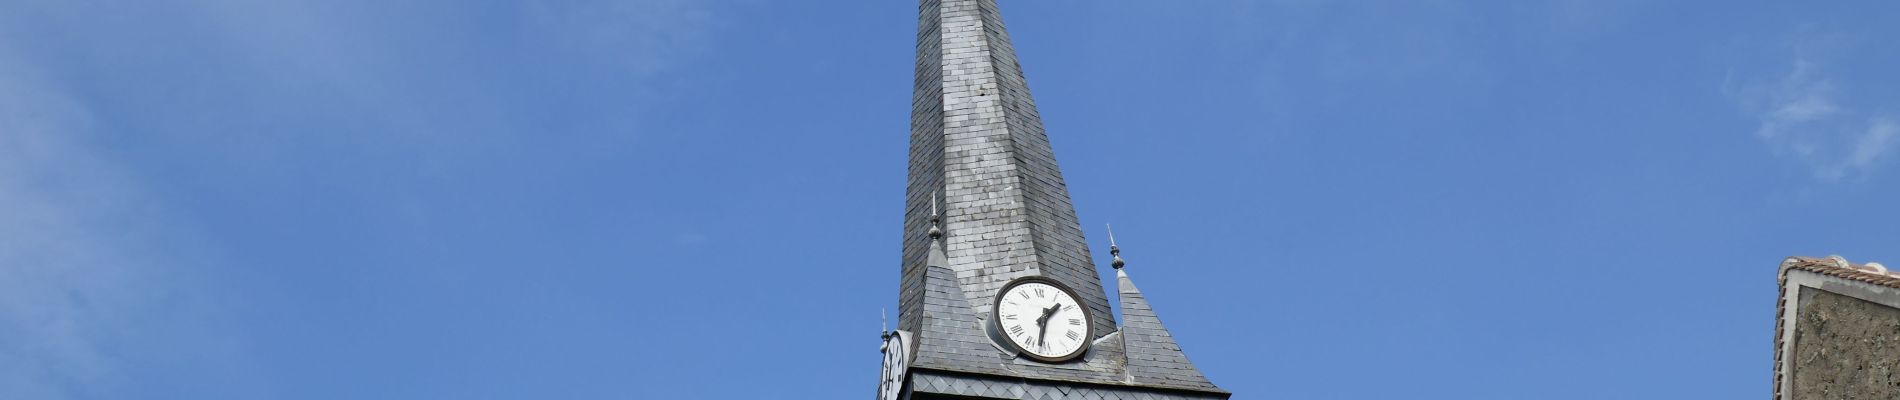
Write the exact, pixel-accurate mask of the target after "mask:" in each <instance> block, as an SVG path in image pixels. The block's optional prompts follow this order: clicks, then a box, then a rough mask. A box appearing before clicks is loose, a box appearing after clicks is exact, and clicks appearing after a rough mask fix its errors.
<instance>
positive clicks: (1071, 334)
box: [1062, 331, 1082, 340]
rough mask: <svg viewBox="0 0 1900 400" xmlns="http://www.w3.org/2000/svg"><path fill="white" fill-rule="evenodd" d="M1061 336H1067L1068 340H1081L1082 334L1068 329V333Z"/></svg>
mask: <svg viewBox="0 0 1900 400" xmlns="http://www.w3.org/2000/svg"><path fill="white" fill-rule="evenodd" d="M1062 336H1068V337H1069V340H1082V334H1080V333H1075V331H1069V334H1067V335H1062Z"/></svg>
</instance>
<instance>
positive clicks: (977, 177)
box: [880, 0, 1229, 400]
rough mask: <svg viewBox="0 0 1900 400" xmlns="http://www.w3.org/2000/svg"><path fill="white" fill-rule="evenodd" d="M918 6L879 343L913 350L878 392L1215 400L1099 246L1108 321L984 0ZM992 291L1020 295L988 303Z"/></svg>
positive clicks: (1024, 91) (1023, 87) (918, 399)
mask: <svg viewBox="0 0 1900 400" xmlns="http://www.w3.org/2000/svg"><path fill="white" fill-rule="evenodd" d="M920 3H921V4H920V6H919V8H918V14H919V20H918V25H917V70H916V80H915V82H914V84H915V86H914V88H913V89H914V97H913V98H912V101H911V107H912V109H911V126H910V128H911V136H910V166H909V169H910V182H909V187H908V190H907V191H906V203H905V211H904V213H905V214H904V236H903V237H904V251H903V268H902V273H901V276H902V279H901V283H900V286H899V291H898V316H897V320H898V330H897V332H894V333H893V334H892V335H891V336H890V338H887V339H886V340H899V341H903V342H905V343H914V346H913V347H905V348H898V347H888V346H887V348H886V350H887V351H886V355H887V356H889V357H893V358H887V359H886V370H885V371H886V376H887V377H888V376H900V377H904V378H902V379H898V380H895V381H891V380H886V381H885V382H886V385H887V386H886V387H892V386H889V384H890V383H892V382H895V384H896V386H895V387H897V388H900V389H901V390H899V392H901V393H899V395H892V394H886V393H885V392H880V396H881V397H884V398H908V399H913V400H928V399H943V398H959V399H961V398H1034V399H1045V398H1048V399H1083V398H1087V399H1136V398H1173V399H1226V398H1227V397H1228V395H1229V394H1228V393H1227V392H1225V391H1222V390H1220V388H1218V387H1215V386H1214V385H1213V384H1212V383H1209V382H1208V381H1207V379H1206V378H1204V377H1202V376H1201V374H1200V373H1199V372H1198V371H1197V370H1195V369H1194V366H1193V365H1192V364H1189V363H1188V362H1187V358H1186V356H1184V355H1181V353H1180V349H1179V347H1178V346H1176V345H1175V343H1174V341H1173V339H1172V337H1171V336H1170V335H1168V332H1167V330H1166V329H1165V328H1162V327H1161V325H1160V324H1161V322H1160V320H1159V319H1158V318H1155V317H1154V313H1153V312H1152V311H1151V310H1150V309H1149V308H1148V303H1147V301H1146V299H1145V298H1144V297H1142V294H1141V292H1140V291H1138V290H1135V289H1134V284H1133V283H1131V282H1129V281H1128V279H1127V275H1126V274H1123V273H1120V272H1119V269H1120V268H1121V267H1122V264H1123V261H1122V259H1121V257H1120V248H1119V247H1113V246H1111V248H1113V249H1114V250H1113V251H1112V253H1113V254H1114V255H1115V258H1114V262H1113V265H1114V267H1116V268H1117V270H1118V273H1117V277H1118V278H1119V287H1120V288H1121V291H1120V294H1121V297H1120V300H1121V304H1122V308H1123V319H1124V320H1123V321H1122V322H1123V323H1122V324H1121V325H1120V326H1118V325H1117V324H1116V323H1115V322H1116V321H1115V315H1114V314H1113V313H1111V311H1110V303H1109V301H1111V300H1110V299H1109V297H1108V296H1107V291H1106V290H1105V289H1104V287H1103V286H1104V282H1103V280H1102V277H1101V275H1100V274H1098V273H1097V272H1096V265H1095V263H1094V261H1093V260H1091V259H1090V256H1089V249H1088V245H1087V243H1086V242H1085V241H1084V240H1083V237H1082V229H1081V226H1080V224H1078V223H1077V220H1076V215H1075V208H1074V206H1073V205H1071V203H1070V200H1069V191H1068V187H1067V186H1066V184H1064V183H1063V179H1062V173H1061V171H1060V170H1059V169H1058V168H1057V167H1056V160H1055V153H1054V151H1053V150H1051V148H1050V144H1049V138H1048V136H1047V135H1046V134H1044V132H1043V128H1042V117H1041V115H1039V114H1038V113H1037V111H1036V104H1035V101H1034V100H1032V99H1031V97H1030V95H1029V86H1028V84H1027V83H1026V82H1025V81H1024V79H1023V71H1022V68H1021V66H1020V65H1019V64H1018V63H1017V61H1016V54H1015V49H1014V48H1012V47H1011V45H1010V40H1009V33H1008V32H1007V31H1006V30H1004V28H1003V21H1002V18H1001V17H1000V14H999V13H998V10H997V5H996V0H921V1H920ZM1111 235H1112V234H1111ZM1112 240H1113V239H1111V241H1112ZM1032 285H1042V286H1037V287H1038V288H1037V289H1024V288H1028V287H1031V286H1032ZM1005 288H1017V289H1020V290H1019V291H1017V292H1011V294H1010V297H1009V300H1008V301H997V300H996V299H997V296H999V295H1000V294H1001V292H1003V290H1004V289H1005ZM1045 289H1046V290H1045ZM1031 291H1033V292H1034V294H1033V295H1032V294H1030V292H1031ZM1045 292H1053V294H1049V295H1048V296H1045ZM1018 294H1020V295H1021V297H1020V298H1019V297H1018V296H1017V295H1018ZM1052 304H1053V305H1052ZM1006 307H1007V308H1006ZM1005 310H1008V311H1005ZM992 314H997V315H992ZM1037 315H1040V317H1037ZM1058 315H1061V317H1057V316H1058ZM1005 325H1008V326H1009V328H1004V326H1005ZM1052 326H1055V327H1056V329H1051V327H1052ZM1008 332H1013V333H1008ZM1032 332H1033V333H1032ZM911 337H915V340H914V341H910V340H908V339H909V338H911ZM1051 342H1054V345H1052V344H1051ZM1052 348H1056V349H1061V350H1059V351H1057V350H1050V349H1052ZM891 349H897V350H895V351H892V350H891ZM913 354H914V355H913ZM900 356H901V357H900Z"/></svg>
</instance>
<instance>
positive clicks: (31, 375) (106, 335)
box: [0, 49, 150, 399]
mask: <svg viewBox="0 0 1900 400" xmlns="http://www.w3.org/2000/svg"><path fill="white" fill-rule="evenodd" d="M0 50H4V49H0ZM38 76H39V75H38V74H36V73H35V71H32V70H31V69H30V68H29V67H27V66H24V65H22V63H21V62H20V61H19V60H18V59H17V58H13V57H9V56H8V54H5V53H0V210H5V211H4V212H0V398H16V399H26V398H35V399H40V398H66V397H94V396H99V395H103V394H108V393H110V390H111V387H112V386H113V385H112V383H113V381H114V374H115V373H116V372H117V371H116V369H115V367H114V365H115V361H114V359H113V358H114V357H113V355H112V354H111V353H110V352H108V351H107V350H106V348H107V347H109V344H110V342H113V341H116V340H118V339H120V338H119V337H117V336H118V335H119V334H120V333H121V332H124V331H125V330H126V329H127V328H128V326H129V325H130V324H132V323H133V321H131V320H130V319H129V318H128V316H127V314H132V313H136V308H137V307H138V304H140V303H139V302H140V300H141V299H140V297H142V296H145V295H149V294H150V292H149V291H146V290H144V288H141V287H138V281H139V279H137V276H136V271H135V270H134V269H133V268H134V267H133V266H132V265H133V264H134V258H135V253H136V252H137V250H134V249H130V248H128V247H132V246H128V245H127V244H126V243H125V242H124V241H125V240H126V239H127V238H126V237H125V236H126V235H125V234H124V233H123V232H122V231H118V230H115V228H114V227H115V225H121V224H122V223H125V222H128V220H131V219H136V218H137V214H138V213H139V212H140V210H139V208H140V205H139V204H137V203H136V202H137V201H138V200H137V199H138V196H137V195H135V194H132V193H128V192H127V191H126V190H125V188H126V187H127V185H125V184H124V178H123V177H122V176H120V174H119V173H117V171H116V169H115V167H114V166H112V165H111V164H110V163H108V162H106V161H104V160H102V159H101V158H99V157H98V156H96V155H95V154H93V152H91V151H89V150H88V149H87V148H86V147H85V146H84V145H83V144H81V143H79V138H82V137H84V136H85V134H84V133H85V132H86V131H87V130H89V129H90V125H91V123H90V121H91V117H90V116H89V115H88V114H87V112H86V110H85V109H84V107H81V106H80V105H79V104H78V103H76V102H74V101H73V99H72V98H71V97H69V96H66V95H65V94H64V93H62V92H61V91H60V90H58V89H56V88H54V87H53V86H51V85H47V84H45V83H44V82H43V80H42V79H40V78H39V77H38Z"/></svg>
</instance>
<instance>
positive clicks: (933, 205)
mask: <svg viewBox="0 0 1900 400" xmlns="http://www.w3.org/2000/svg"><path fill="white" fill-rule="evenodd" d="M942 223H943V216H942V215H939V214H937V191H934V190H933V191H930V230H929V231H927V232H926V234H928V235H930V240H937V239H942V238H943V228H941V227H938V225H941V224H942Z"/></svg>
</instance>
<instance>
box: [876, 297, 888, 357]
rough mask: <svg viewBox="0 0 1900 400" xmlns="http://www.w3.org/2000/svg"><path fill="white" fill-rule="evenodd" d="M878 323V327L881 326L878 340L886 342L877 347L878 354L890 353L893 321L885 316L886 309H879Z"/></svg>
mask: <svg viewBox="0 0 1900 400" xmlns="http://www.w3.org/2000/svg"><path fill="white" fill-rule="evenodd" d="M877 322H878V325H879V326H880V327H879V328H878V333H877V336H878V339H882V340H883V341H884V343H883V344H880V345H878V346H877V352H879V353H883V352H886V351H890V349H891V320H890V317H888V316H886V315H885V314H884V309H882V308H879V309H877Z"/></svg>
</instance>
